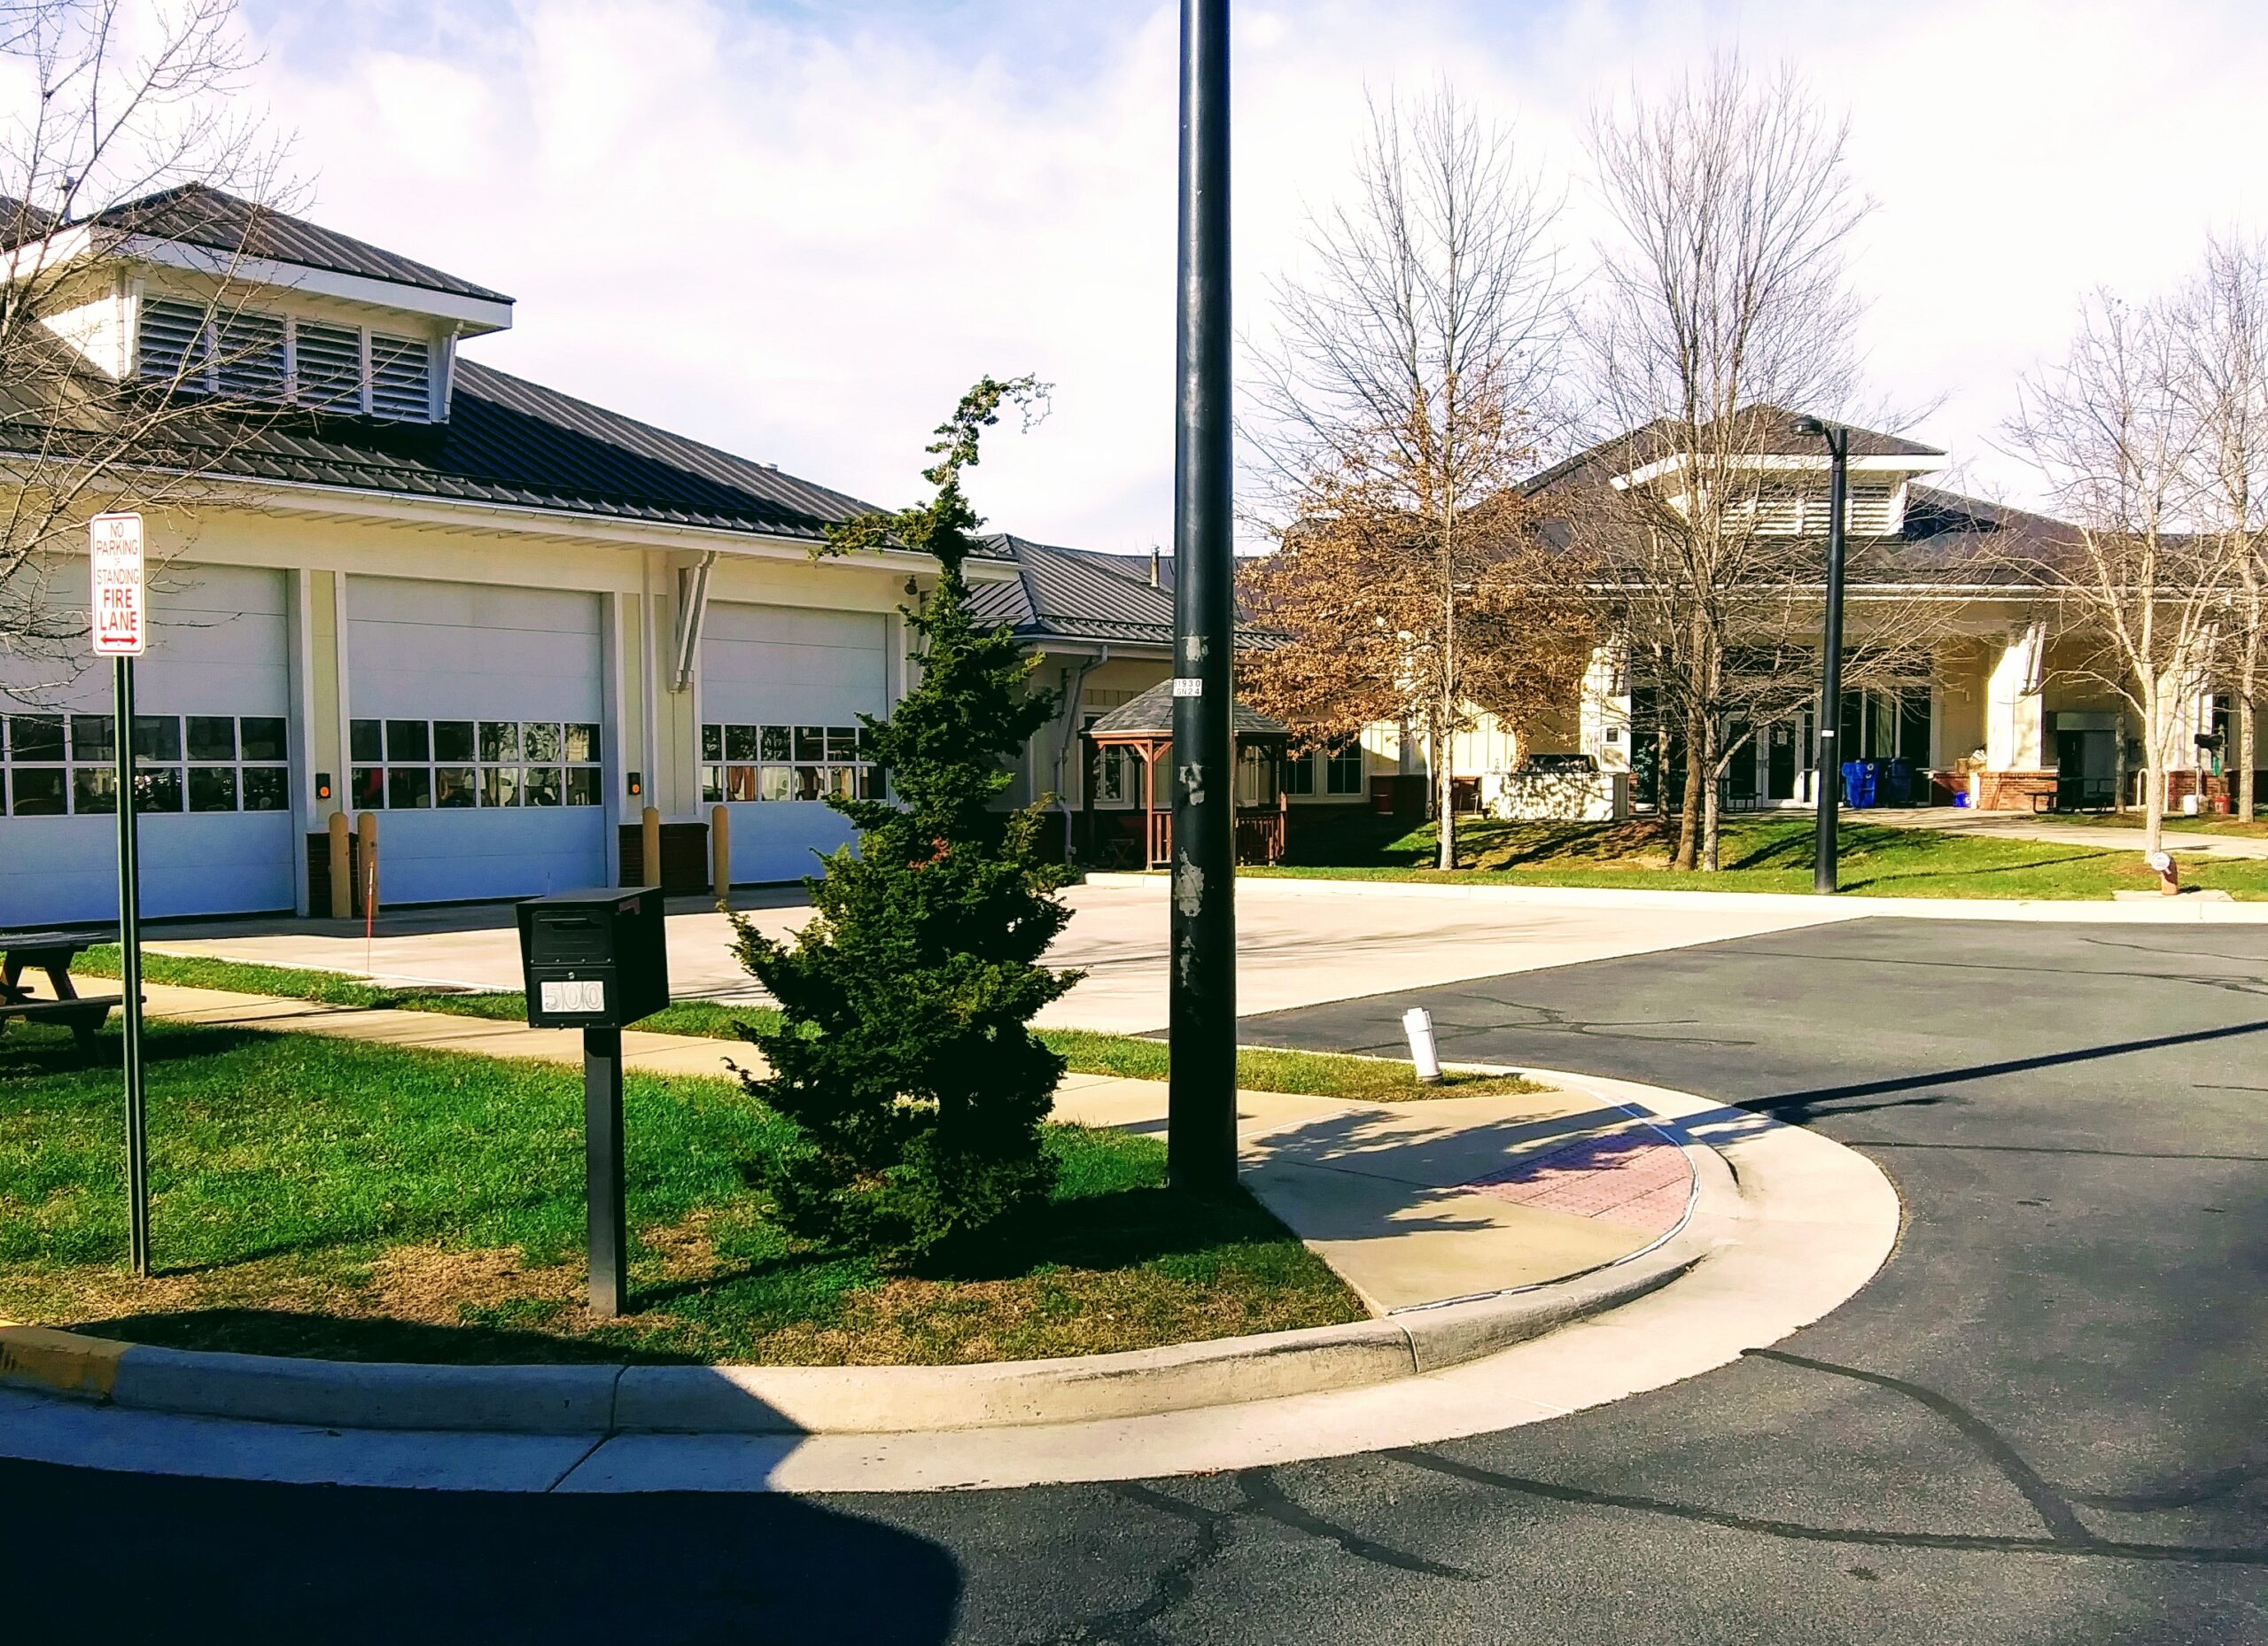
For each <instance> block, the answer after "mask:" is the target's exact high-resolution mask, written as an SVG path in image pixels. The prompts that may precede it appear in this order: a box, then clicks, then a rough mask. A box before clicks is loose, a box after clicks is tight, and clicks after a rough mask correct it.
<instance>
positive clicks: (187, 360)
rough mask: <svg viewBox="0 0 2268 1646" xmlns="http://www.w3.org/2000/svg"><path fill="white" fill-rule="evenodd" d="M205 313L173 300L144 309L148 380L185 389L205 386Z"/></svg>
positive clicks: (152, 302) (143, 358)
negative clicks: (173, 383) (152, 379)
mask: <svg viewBox="0 0 2268 1646" xmlns="http://www.w3.org/2000/svg"><path fill="white" fill-rule="evenodd" d="M205 339H206V331H205V310H204V307H202V306H201V305H199V304H196V303H179V302H175V301H174V300H173V299H170V298H157V299H148V300H145V301H144V303H143V305H142V337H141V348H140V353H141V370H142V375H143V376H144V377H152V378H157V379H159V380H161V381H175V382H178V383H179V384H180V385H181V386H182V387H183V388H184V389H202V388H203V387H204V386H205V366H206V350H205Z"/></svg>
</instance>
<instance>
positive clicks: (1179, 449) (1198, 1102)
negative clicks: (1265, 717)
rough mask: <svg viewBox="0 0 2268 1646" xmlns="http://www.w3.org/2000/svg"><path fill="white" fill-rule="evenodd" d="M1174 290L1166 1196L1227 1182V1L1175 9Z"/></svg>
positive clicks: (1230, 1025) (1232, 971)
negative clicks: (1177, 241)
mask: <svg viewBox="0 0 2268 1646" xmlns="http://www.w3.org/2000/svg"><path fill="white" fill-rule="evenodd" d="M1177 287H1178V294H1179V298H1180V316H1179V320H1180V324H1179V330H1178V334H1177V339H1176V346H1175V353H1174V373H1175V377H1174V386H1175V395H1176V408H1175V410H1176V420H1175V427H1174V465H1173V468H1174V475H1173V491H1174V520H1173V553H1174V591H1173V656H1174V664H1173V693H1174V701H1173V884H1172V887H1171V889H1170V902H1171V905H1172V911H1173V912H1172V916H1171V920H1172V949H1173V963H1172V967H1171V975H1170V980H1169V1013H1168V1023H1169V1036H1170V1043H1171V1046H1172V1052H1171V1058H1172V1073H1171V1079H1170V1083H1169V1086H1168V1089H1167V1096H1166V1119H1167V1128H1168V1130H1167V1134H1166V1169H1167V1175H1168V1176H1169V1178H1170V1180H1171V1181H1172V1183H1173V1185H1174V1186H1175V1187H1176V1188H1177V1189H1185V1190H1194V1191H1197V1192H1200V1193H1210V1192H1217V1191H1219V1190H1223V1189H1226V1188H1228V1187H1230V1186H1231V1185H1232V1184H1234V1183H1235V1182H1236V1176H1237V1108H1236V1087H1237V1080H1236V1073H1237V1001H1236V984H1237V976H1236V938H1237V934H1236V788H1235V775H1236V773H1235V769H1234V767H1235V752H1234V744H1233V741H1232V739H1233V736H1234V733H1233V728H1232V726H1231V701H1232V700H1231V693H1232V691H1233V690H1234V687H1233V686H1232V684H1231V677H1230V659H1231V651H1232V648H1233V647H1234V644H1235V638H1236V632H1235V609H1234V606H1233V602H1232V600H1231V577H1232V575H1233V571H1234V567H1233V564H1232V562H1231V536H1230V530H1231V527H1230V515H1229V510H1230V477H1229V461H1230V430H1231V423H1230V410H1229V391H1230V384H1229V366H1230V344H1231V334H1230V330H1229V4H1228V0H1182V4H1181V261H1180V269H1179V276H1178V280H1177Z"/></svg>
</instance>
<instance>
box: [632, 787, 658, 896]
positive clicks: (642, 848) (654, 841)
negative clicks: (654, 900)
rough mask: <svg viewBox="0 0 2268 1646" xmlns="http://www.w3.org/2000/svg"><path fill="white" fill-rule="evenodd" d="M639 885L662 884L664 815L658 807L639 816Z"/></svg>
mask: <svg viewBox="0 0 2268 1646" xmlns="http://www.w3.org/2000/svg"><path fill="white" fill-rule="evenodd" d="M638 883H639V884H640V885H641V886H658V885H660V884H661V883H662V813H661V809H660V808H659V807H656V806H648V807H647V808H646V809H645V810H644V811H641V812H640V813H639V814H638Z"/></svg>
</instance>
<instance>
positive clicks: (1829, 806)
mask: <svg viewBox="0 0 2268 1646" xmlns="http://www.w3.org/2000/svg"><path fill="white" fill-rule="evenodd" d="M1795 428H1796V432H1797V433H1798V434H1809V435H1815V436H1817V437H1818V438H1820V439H1823V440H1825V441H1826V442H1827V617H1826V620H1825V623H1824V625H1823V630H1824V632H1823V633H1821V636H1820V642H1819V652H1820V664H1819V739H1818V749H1819V772H1818V774H1817V775H1816V776H1815V777H1814V779H1813V791H1814V794H1816V795H1817V796H1818V799H1819V838H1818V840H1817V842H1815V843H1814V847H1813V849H1812V871H1811V889H1812V890H1814V892H1820V893H1832V892H1833V891H1834V890H1835V889H1836V887H1835V870H1836V862H1835V826H1836V824H1837V820H1838V818H1837V813H1838V812H1839V811H1841V808H1842V801H1843V759H1842V750H1841V748H1840V746H1839V745H1840V743H1841V739H1840V738H1838V737H1837V735H1836V734H1837V732H1839V731H1840V730H1841V729H1842V726H1843V527H1844V518H1843V517H1844V514H1845V508H1844V497H1845V492H1846V491H1847V489H1848V485H1849V480H1850V471H1851V431H1850V430H1848V429H1846V428H1844V427H1843V426H1842V425H1840V424H1839V423H1822V422H1821V421H1820V420H1819V419H1818V418H1816V417H1798V418H1797V419H1796V424H1795Z"/></svg>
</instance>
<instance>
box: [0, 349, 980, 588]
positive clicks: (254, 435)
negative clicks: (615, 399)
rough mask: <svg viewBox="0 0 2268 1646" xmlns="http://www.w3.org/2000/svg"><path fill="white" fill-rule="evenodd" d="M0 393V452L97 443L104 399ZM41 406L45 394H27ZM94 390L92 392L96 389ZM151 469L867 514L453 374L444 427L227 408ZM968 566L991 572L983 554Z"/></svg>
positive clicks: (112, 409) (775, 518) (689, 444)
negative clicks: (60, 433) (83, 438)
mask: <svg viewBox="0 0 2268 1646" xmlns="http://www.w3.org/2000/svg"><path fill="white" fill-rule="evenodd" d="M26 386H27V385H17V386H16V387H15V388H14V390H13V391H12V388H11V385H8V384H0V446H6V445H14V446H19V448H21V447H24V446H32V447H37V446H44V445H46V444H48V443H49V438H50V431H52V430H54V429H56V428H57V427H58V425H60V426H62V427H63V428H64V439H66V440H67V439H69V438H71V435H72V433H73V432H74V431H72V430H71V428H70V427H69V425H71V424H74V423H75V424H77V425H78V428H77V432H80V433H82V434H85V435H87V436H89V437H91V438H94V439H99V438H100V434H99V431H100V429H101V427H102V426H103V424H104V423H105V422H106V421H107V420H108V419H110V418H111V417H113V416H114V415H116V409H117V399H118V391H116V390H114V389H113V390H108V391H107V396H106V397H105V395H104V394H90V395H89V397H88V399H87V400H86V401H85V402H83V403H82V404H81V405H80V406H78V407H76V408H74V411H73V412H72V413H70V414H68V415H64V416H57V415H55V414H54V413H53V412H52V410H51V409H50V408H41V407H35V406H33V405H30V404H28V403H27V400H26V397H25V387H26ZM28 386H29V387H31V388H33V389H34V390H35V391H37V392H48V391H50V390H52V389H53V387H54V384H53V383H52V382H48V383H46V384H39V385H28ZM96 386H97V388H101V387H102V385H99V384H97V385H96ZM164 439H165V446H164V447H163V448H162V449H159V448H156V447H152V448H151V449H148V450H145V451H144V452H143V453H142V454H139V455H140V457H141V460H142V461H145V462H150V463H151V464H153V465H155V466H159V467H166V468H179V469H183V470H190V471H191V472H196V473H200V474H207V475H213V476H216V477H226V478H231V479H240V480H249V481H253V482H260V481H270V482H277V483H281V484H284V485H297V486H306V487H309V488H315V489H321V488H338V489H343V490H349V491H354V492H361V493H373V492H375V493H384V494H387V495H392V496H399V497H407V498H431V499H434V500H437V501H454V502H468V503H484V504H493V505H497V506H500V507H504V508H512V509H543V510H547V511H557V512H561V513H565V514H571V515H586V516H602V517H612V518H617V519H625V520H646V521H654V522H659V523H663V524H672V525H685V526H698V527H705V528H711V529H715V530H720V531H728V532H753V533H760V534H762V535H765V536H769V537H786V538H796V539H803V540H812V541H816V540H819V538H821V537H822V536H823V535H824V534H825V532H826V529H827V526H828V525H830V524H834V523H836V522H839V521H844V520H849V519H851V518H854V517H856V516H860V515H864V514H870V513H873V512H875V511H874V509H873V507H872V505H870V504H867V503H865V502H862V501H859V500H858V499H857V498H855V497H851V496H850V495H848V494H847V493H842V492H836V491H833V490H830V489H828V488H827V487H826V486H822V485H813V484H812V483H811V482H810V481H808V480H800V479H797V478H796V477H795V476H793V475H788V474H782V473H781V471H780V470H777V469H775V468H773V467H772V466H771V465H770V464H767V463H759V462H750V460H749V459H747V458H744V457H736V456H734V454H732V453H730V452H725V451H719V450H718V448H717V447H715V446H704V445H703V444H702V443H701V442H700V441H698V440H691V439H686V438H685V437H684V436H683V435H678V434H672V433H670V432H669V431H666V430H663V429H657V428H656V427H654V426H653V425H652V424H651V423H641V422H639V421H638V420H637V419H635V418H633V417H625V416H623V415H620V414H619V413H617V412H610V411H608V410H606V409H604V408H602V407H598V406H594V405H592V404H591V403H590V402H589V401H587V400H577V399H575V398H574V397H573V396H571V395H567V394H562V393H560V392H558V391H556V390H555V389H547V388H544V387H543V386H541V385H540V384H534V383H530V382H529V381H527V379H525V378H524V377H513V376H512V375H510V374H509V373H508V372H502V371H498V370H497V369H494V368H493V367H490V366H483V365H480V364H478V363H477V362H474V361H467V360H463V359H462V358H461V359H459V360H458V361H457V363H456V369H455V384H454V393H453V395H452V397H451V406H450V415H449V418H448V420H447V422H446V423H431V424H427V423H381V422H377V421H375V420H372V419H369V418H364V417H350V416H338V415H328V414H316V413H312V412H307V411H303V410H299V409H294V408H276V409H274V410H273V411H265V410H261V409H259V408H247V407H242V406H237V407H232V408H227V409H216V410H214V411H212V412H210V413H209V414H206V415H203V416H200V417H198V418H195V419H190V418H183V419H181V420H178V421H175V422H173V423H168V425H167V429H166V431H165V435H164ZM979 552H980V553H981V554H983V555H985V556H986V557H987V558H991V557H994V556H995V555H998V554H999V552H1000V551H998V549H996V548H994V547H992V546H990V544H984V545H980V548H979Z"/></svg>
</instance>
